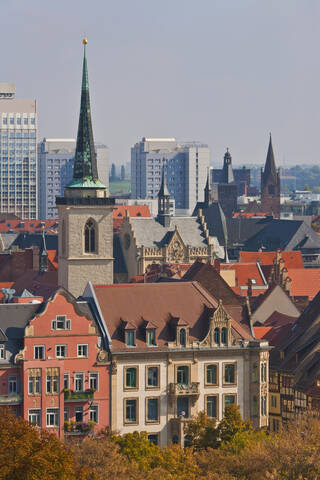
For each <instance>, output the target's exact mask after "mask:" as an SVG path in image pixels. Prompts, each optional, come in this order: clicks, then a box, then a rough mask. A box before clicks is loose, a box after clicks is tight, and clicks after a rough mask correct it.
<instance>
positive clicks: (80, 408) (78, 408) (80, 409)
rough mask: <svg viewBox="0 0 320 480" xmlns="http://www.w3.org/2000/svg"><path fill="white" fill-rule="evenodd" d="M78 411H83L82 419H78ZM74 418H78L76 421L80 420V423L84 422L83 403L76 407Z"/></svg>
mask: <svg viewBox="0 0 320 480" xmlns="http://www.w3.org/2000/svg"><path fill="white" fill-rule="evenodd" d="M77 413H81V416H82V417H81V420H76V418H77V417H76V414H77ZM74 418H75V420H76V422H80V423H83V420H84V408H83V406H82V405H77V406H76V407H74Z"/></svg>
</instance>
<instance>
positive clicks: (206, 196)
mask: <svg viewBox="0 0 320 480" xmlns="http://www.w3.org/2000/svg"><path fill="white" fill-rule="evenodd" d="M204 203H205V204H206V206H207V207H208V206H209V203H210V167H209V168H208V173H207V183H206V186H205V188H204Z"/></svg>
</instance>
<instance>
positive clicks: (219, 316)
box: [200, 300, 236, 347]
mask: <svg viewBox="0 0 320 480" xmlns="http://www.w3.org/2000/svg"><path fill="white" fill-rule="evenodd" d="M216 328H218V329H219V332H220V333H219V342H218V343H217V342H216V341H215V338H214V332H215V329H216ZM223 328H226V330H227V336H226V339H225V340H226V341H225V342H222V338H221V335H222V329H223ZM231 344H232V345H235V344H236V338H235V337H234V335H233V334H232V332H231V318H230V317H229V315H228V314H227V312H226V311H225V309H224V308H223V305H222V301H221V300H219V305H218V308H217V309H216V310H215V312H214V314H213V315H212V317H211V319H210V326H209V331H208V333H207V336H206V337H205V338H204V339H203V340H202V342H200V347H216V346H220V345H222V346H224V345H231Z"/></svg>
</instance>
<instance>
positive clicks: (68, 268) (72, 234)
mask: <svg viewBox="0 0 320 480" xmlns="http://www.w3.org/2000/svg"><path fill="white" fill-rule="evenodd" d="M83 44H84V57H83V71H82V89H81V106H80V117H79V126H78V136H77V143H76V153H75V161H74V167H73V177H72V180H71V182H70V183H69V184H68V185H67V187H66V189H65V191H64V196H63V197H57V199H56V204H57V208H58V214H59V262H58V263H59V269H58V282H59V285H61V286H63V287H64V288H66V289H67V290H69V292H71V293H72V294H73V295H74V296H75V297H78V296H79V295H82V293H83V292H84V289H85V286H86V284H87V283H88V282H89V281H91V282H92V283H94V284H102V285H106V284H110V283H113V215H112V209H113V205H114V199H112V198H109V197H108V190H107V188H106V186H105V185H104V184H103V183H101V182H100V180H99V178H98V168H97V159H96V155H95V149H94V140H93V130H92V123H91V111H90V98H89V82H88V69H87V58H86V44H87V40H86V39H84V40H83Z"/></svg>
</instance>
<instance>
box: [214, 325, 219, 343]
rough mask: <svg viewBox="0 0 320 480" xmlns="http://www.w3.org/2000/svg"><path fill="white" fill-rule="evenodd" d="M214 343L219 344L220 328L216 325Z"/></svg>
mask: <svg viewBox="0 0 320 480" xmlns="http://www.w3.org/2000/svg"><path fill="white" fill-rule="evenodd" d="M214 343H216V344H217V345H219V344H220V330H219V328H218V327H217V328H215V329H214Z"/></svg>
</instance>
